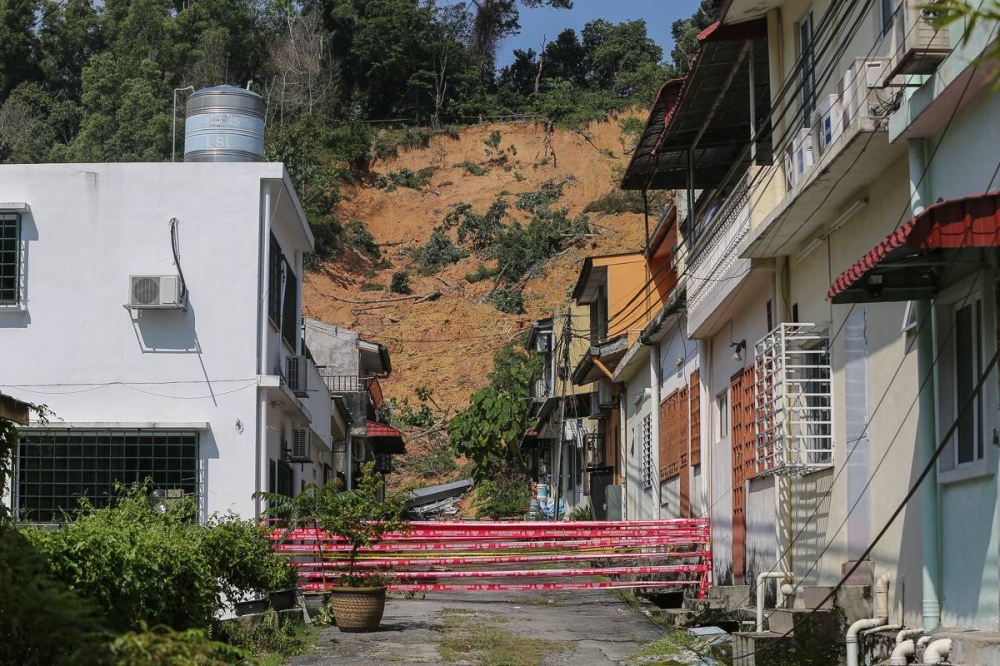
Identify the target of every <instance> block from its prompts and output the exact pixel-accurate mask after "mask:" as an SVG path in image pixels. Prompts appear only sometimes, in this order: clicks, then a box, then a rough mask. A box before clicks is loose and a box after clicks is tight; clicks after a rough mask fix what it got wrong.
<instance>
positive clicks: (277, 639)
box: [212, 609, 316, 657]
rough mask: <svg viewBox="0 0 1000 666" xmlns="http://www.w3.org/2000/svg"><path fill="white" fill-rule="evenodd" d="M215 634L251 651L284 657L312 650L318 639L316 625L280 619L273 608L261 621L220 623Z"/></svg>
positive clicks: (233, 620) (237, 619) (235, 620)
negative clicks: (314, 627)
mask: <svg viewBox="0 0 1000 666" xmlns="http://www.w3.org/2000/svg"><path fill="white" fill-rule="evenodd" d="M212 634H213V637H216V638H218V639H219V640H222V641H225V642H226V643H228V644H230V645H235V646H237V647H239V648H241V649H243V650H246V651H247V652H249V653H251V654H254V655H266V654H273V655H278V656H280V657H291V656H294V655H298V654H304V653H306V652H308V651H309V648H310V647H311V646H312V643H313V641H314V640H315V638H316V631H315V630H314V629H313V628H312V627H309V626H307V625H303V624H299V623H297V622H279V621H278V615H277V613H275V612H274V610H272V609H268V610H267V612H266V613H264V617H263V618H261V621H260V622H246V621H244V620H242V619H240V618H235V619H232V620H224V621H222V622H218V623H216V625H215V626H214V627H213V629H212Z"/></svg>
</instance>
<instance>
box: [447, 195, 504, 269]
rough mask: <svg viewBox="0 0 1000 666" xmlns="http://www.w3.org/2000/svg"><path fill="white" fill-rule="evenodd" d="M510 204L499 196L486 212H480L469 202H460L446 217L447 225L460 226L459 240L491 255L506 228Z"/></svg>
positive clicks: (475, 249)
mask: <svg viewBox="0 0 1000 666" xmlns="http://www.w3.org/2000/svg"><path fill="white" fill-rule="evenodd" d="M509 209H510V205H509V204H508V203H507V202H506V201H504V200H503V198H501V197H500V196H497V197H496V199H494V200H493V203H492V204H490V207H489V208H488V209H487V210H486V212H485V213H482V214H479V213H476V212H474V211H473V210H472V206H471V205H470V204H467V203H459V204H457V205H456V206H455V209H454V210H452V211H451V212H449V213H448V214H447V215H446V216H445V218H444V224H445V226H446V227H453V226H457V227H458V242H459V243H462V244H465V245H467V246H468V247H469V248H470V249H471V250H472V251H473V252H476V253H477V254H481V255H483V256H487V257H488V256H489V254H490V251H491V248H492V247H493V245H494V243H496V242H497V239H498V238H499V237H500V235H501V234H502V233H503V231H504V229H505V228H506V223H505V220H506V219H507V218H508V214H507V211H508V210H509Z"/></svg>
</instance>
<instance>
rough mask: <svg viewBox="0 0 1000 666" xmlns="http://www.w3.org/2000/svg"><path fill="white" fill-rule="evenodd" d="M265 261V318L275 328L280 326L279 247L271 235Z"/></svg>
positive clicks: (280, 267)
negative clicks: (267, 317) (269, 319)
mask: <svg viewBox="0 0 1000 666" xmlns="http://www.w3.org/2000/svg"><path fill="white" fill-rule="evenodd" d="M269 248H270V251H269V252H268V261H267V316H269V317H270V318H271V321H272V322H274V325H275V326H279V327H280V326H281V271H282V264H283V263H284V262H283V261H282V257H281V247H280V246H279V245H278V240H277V239H276V238H275V237H274V234H271V244H270V246H269Z"/></svg>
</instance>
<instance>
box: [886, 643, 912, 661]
mask: <svg viewBox="0 0 1000 666" xmlns="http://www.w3.org/2000/svg"><path fill="white" fill-rule="evenodd" d="M915 652H916V648H915V647H914V645H913V639H907V640H905V641H903V642H902V643H897V644H896V647H894V648H893V649H892V656H890V657H889V666H906V665H907V664H909V663H910V657H912V656H913V655H914V653H915Z"/></svg>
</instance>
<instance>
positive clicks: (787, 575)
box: [757, 571, 795, 633]
mask: <svg viewBox="0 0 1000 666" xmlns="http://www.w3.org/2000/svg"><path fill="white" fill-rule="evenodd" d="M768 578H778V579H780V580H787V581H788V582H789V583H791V582H792V581H794V580H795V574H793V573H791V572H790V571H769V572H767V573H762V574H760V575H759V576H757V632H758V633H760V632H762V631H764V581H765V580H767V579H768Z"/></svg>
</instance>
